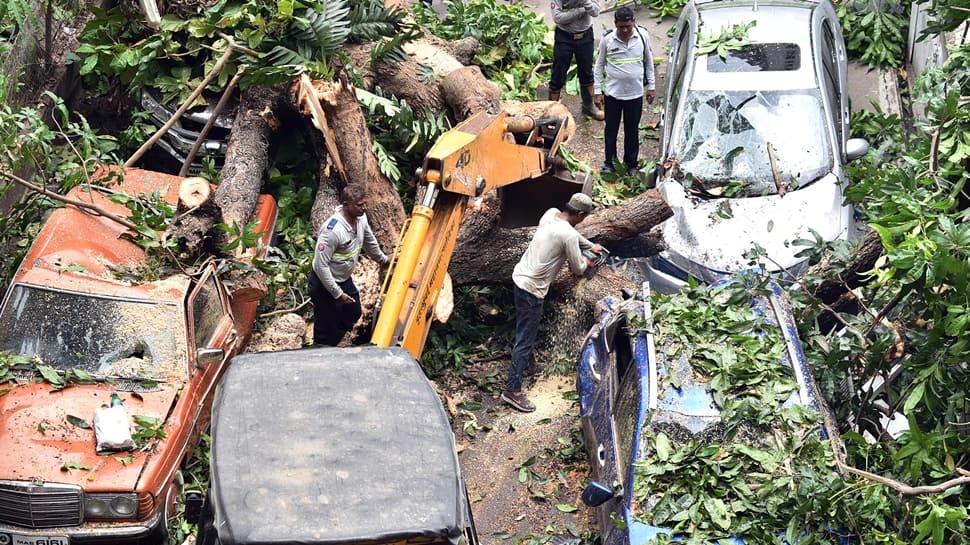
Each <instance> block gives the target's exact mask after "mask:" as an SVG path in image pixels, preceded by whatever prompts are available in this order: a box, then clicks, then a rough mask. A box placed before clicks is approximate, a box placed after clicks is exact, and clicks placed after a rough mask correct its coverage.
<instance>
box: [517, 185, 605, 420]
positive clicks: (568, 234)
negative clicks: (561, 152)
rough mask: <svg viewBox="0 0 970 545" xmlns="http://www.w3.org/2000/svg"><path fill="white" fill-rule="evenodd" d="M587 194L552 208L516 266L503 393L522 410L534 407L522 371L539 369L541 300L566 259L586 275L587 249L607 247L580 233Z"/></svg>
mask: <svg viewBox="0 0 970 545" xmlns="http://www.w3.org/2000/svg"><path fill="white" fill-rule="evenodd" d="M593 208H594V205H593V200H592V199H591V198H590V197H589V195H585V194H583V193H576V194H574V195H573V196H572V197H570V198H569V202H567V203H566V206H565V207H563V209H562V210H559V209H557V208H550V209H549V210H547V211H546V213H545V214H543V215H542V219H540V220H539V228H538V229H536V232H535V235H533V236H532V240H531V241H530V242H529V247H528V248H527V249H526V250H525V253H524V254H522V258H521V259H520V260H519V262H518V264H516V266H515V269H514V270H513V271H512V291H513V293H514V294H515V346H514V347H513V348H512V363H511V364H510V365H509V375H508V379H507V381H506V383H505V390H504V391H503V392H502V396H501V397H502V401H504V402H505V403H508V404H509V405H511V406H512V407H514V408H516V409H518V410H520V411H522V412H532V411H534V410H535V409H536V406H535V405H534V404H533V403H532V402H531V401H529V399H528V398H527V397H525V395H524V394H523V393H522V375H523V373H525V372H527V371H532V370H534V369H535V365H536V363H535V342H536V336H537V335H538V333H539V319H540V318H541V317H542V303H543V300H544V298H545V296H546V293H548V291H549V285H550V284H552V281H553V280H555V278H556V276H557V275H558V274H559V269H561V268H562V265H563V263H564V262H566V263H569V270H570V271H571V272H572V273H573V274H574V275H576V276H582V275H583V274H584V273H585V272H586V269H587V268H588V267H590V266H591V263H590V262H588V261H587V260H586V258H585V257H584V256H583V250H592V251H593V252H594V253H597V254H598V253H602V251H603V247H602V246H600V245H599V244H593V243H592V242H590V241H589V240H586V238H584V237H583V236H582V235H580V234H579V233H578V232H577V231H576V228H575V226H576V225H578V224H579V222H581V221H583V219H585V218H586V216H588V215H589V213H590V212H592V211H593Z"/></svg>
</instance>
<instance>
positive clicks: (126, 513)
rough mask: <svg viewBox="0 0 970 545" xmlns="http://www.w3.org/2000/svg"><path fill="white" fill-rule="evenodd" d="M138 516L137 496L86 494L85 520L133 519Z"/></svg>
mask: <svg viewBox="0 0 970 545" xmlns="http://www.w3.org/2000/svg"><path fill="white" fill-rule="evenodd" d="M137 516H138V495H137V494H106V493H99V494H86V495H85V496H84V518H85V519H133V518H137Z"/></svg>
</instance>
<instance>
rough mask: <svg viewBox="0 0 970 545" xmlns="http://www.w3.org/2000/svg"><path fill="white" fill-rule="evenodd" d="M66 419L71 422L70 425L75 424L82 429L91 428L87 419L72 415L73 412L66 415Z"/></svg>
mask: <svg viewBox="0 0 970 545" xmlns="http://www.w3.org/2000/svg"><path fill="white" fill-rule="evenodd" d="M67 421H68V422H69V423H71V424H72V425H74V426H77V427H79V428H83V429H86V430H89V429H91V424H88V421H87V420H85V419H83V418H80V417H77V416H74V415H73V414H69V415H67Z"/></svg>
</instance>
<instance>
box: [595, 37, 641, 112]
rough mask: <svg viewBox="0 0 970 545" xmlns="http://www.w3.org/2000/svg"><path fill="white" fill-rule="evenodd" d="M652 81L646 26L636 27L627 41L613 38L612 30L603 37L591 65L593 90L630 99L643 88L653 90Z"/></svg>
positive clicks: (618, 97) (638, 95)
mask: <svg viewBox="0 0 970 545" xmlns="http://www.w3.org/2000/svg"><path fill="white" fill-rule="evenodd" d="M641 38H642V39H641ZM654 82H655V76H654V66H653V51H652V50H651V48H650V34H648V33H647V30H646V29H645V28H642V27H640V26H637V27H635V28H634V30H633V36H631V37H630V41H628V42H626V43H623V40H621V39H619V38H617V37H616V30H615V29H614V30H613V32H610V33H609V34H607V35H606V36H603V39H602V40H600V45H599V51H598V53H597V56H596V64H595V65H594V66H593V93H595V94H598V95H599V94H603V95H609V96H611V97H613V98H615V99H618V100H630V99H634V98H637V97H641V96H643V89H644V88H647V89H648V90H651V91H652V90H654V88H655V83H654Z"/></svg>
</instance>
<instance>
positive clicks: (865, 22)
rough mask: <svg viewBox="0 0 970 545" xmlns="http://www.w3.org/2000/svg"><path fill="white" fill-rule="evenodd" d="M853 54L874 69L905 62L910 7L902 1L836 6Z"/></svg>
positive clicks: (846, 0) (848, 0) (852, 0)
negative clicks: (904, 53) (904, 50)
mask: <svg viewBox="0 0 970 545" xmlns="http://www.w3.org/2000/svg"><path fill="white" fill-rule="evenodd" d="M836 13H837V14H838V17H839V22H840V23H841V24H842V33H843V35H844V36H845V45H846V48H847V49H848V50H849V54H850V55H853V56H856V57H858V59H859V60H860V61H861V62H862V63H863V64H865V65H867V66H869V67H870V68H893V67H898V66H900V65H901V64H902V62H903V48H904V47H905V46H906V29H907V28H908V26H909V3H907V2H900V1H899V0H842V1H839V2H837V3H836Z"/></svg>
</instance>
